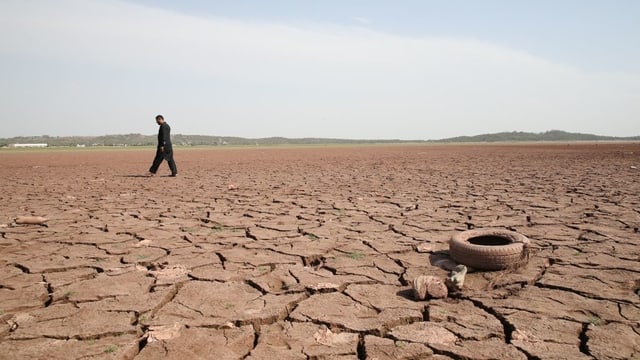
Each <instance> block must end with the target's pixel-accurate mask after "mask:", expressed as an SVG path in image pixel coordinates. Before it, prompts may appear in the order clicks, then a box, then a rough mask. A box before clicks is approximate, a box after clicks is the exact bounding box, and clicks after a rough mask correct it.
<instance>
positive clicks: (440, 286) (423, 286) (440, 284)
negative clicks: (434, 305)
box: [413, 275, 449, 300]
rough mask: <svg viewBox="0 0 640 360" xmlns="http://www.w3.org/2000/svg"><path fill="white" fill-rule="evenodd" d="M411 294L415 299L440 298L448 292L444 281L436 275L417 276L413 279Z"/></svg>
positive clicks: (444, 296)
mask: <svg viewBox="0 0 640 360" xmlns="http://www.w3.org/2000/svg"><path fill="white" fill-rule="evenodd" d="M413 294H414V296H415V298H416V300H425V299H429V298H433V299H442V298H446V297H447V295H448V294H449V291H448V290H447V286H446V285H445V283H444V281H443V280H442V279H441V278H439V277H436V276H426V275H422V276H418V277H417V278H415V279H414V280H413Z"/></svg>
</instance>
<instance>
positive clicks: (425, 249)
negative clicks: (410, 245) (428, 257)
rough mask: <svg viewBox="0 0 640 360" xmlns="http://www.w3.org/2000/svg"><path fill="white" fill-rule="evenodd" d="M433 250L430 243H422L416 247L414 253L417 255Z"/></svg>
mask: <svg viewBox="0 0 640 360" xmlns="http://www.w3.org/2000/svg"><path fill="white" fill-rule="evenodd" d="M432 250H433V246H432V245H431V244H430V243H422V244H420V245H418V246H416V251H417V252H419V253H428V252H431V251H432Z"/></svg>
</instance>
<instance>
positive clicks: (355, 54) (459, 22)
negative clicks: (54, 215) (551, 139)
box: [0, 0, 640, 139]
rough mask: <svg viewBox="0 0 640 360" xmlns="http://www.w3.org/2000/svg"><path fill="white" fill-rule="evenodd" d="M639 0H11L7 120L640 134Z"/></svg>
mask: <svg viewBox="0 0 640 360" xmlns="http://www.w3.org/2000/svg"><path fill="white" fill-rule="evenodd" d="M637 19H640V2H638V1H615V0H612V1H578V0H575V1H529V2H523V1H471V0H469V1H426V0H424V1H418V0H411V1H364V0H357V1H347V0H343V1H337V0H324V1H310V0H309V1H302V0H299V1H293V0H272V1H257V0H256V1H241V0H238V1H205V0H191V1H167V0H160V1H151V0H128V1H112V0H58V1H45V0H42V1H37V0H3V1H0V31H1V32H2V34H3V35H2V36H0V77H1V78H2V79H3V80H2V82H0V121H1V122H2V127H1V128H0V129H1V130H0V137H11V136H19V135H44V134H47V135H52V136H63V135H103V134H120V133H144V134H152V133H154V132H155V126H156V125H155V122H154V120H153V118H154V116H155V114H156V113H162V114H164V115H165V117H166V119H167V121H168V122H169V123H170V124H171V126H172V129H173V132H174V133H183V134H205V135H220V136H242V137H267V136H285V137H331V138H363V139H372V138H385V139H392V138H393V139H395V138H398V139H438V138H444V137H451V136H458V135H476V134H481V133H490V132H498V131H532V132H541V131H546V130H550V129H561V130H566V131H572V132H587V133H595V134H600V135H614V136H632V135H640V119H639V118H640V101H638V100H639V99H640V21H638V20H637Z"/></svg>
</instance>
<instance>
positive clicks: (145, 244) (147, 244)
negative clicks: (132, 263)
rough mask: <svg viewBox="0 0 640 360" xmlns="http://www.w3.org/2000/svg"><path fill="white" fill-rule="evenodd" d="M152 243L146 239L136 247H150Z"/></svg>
mask: <svg viewBox="0 0 640 360" xmlns="http://www.w3.org/2000/svg"><path fill="white" fill-rule="evenodd" d="M151 243H152V241H151V240H149V239H145V240H141V241H139V242H138V243H137V244H136V245H135V246H136V247H140V246H149V245H151Z"/></svg>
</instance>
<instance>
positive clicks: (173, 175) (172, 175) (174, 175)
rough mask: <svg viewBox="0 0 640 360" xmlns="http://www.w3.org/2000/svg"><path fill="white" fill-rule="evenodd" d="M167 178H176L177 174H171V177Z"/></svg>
mask: <svg viewBox="0 0 640 360" xmlns="http://www.w3.org/2000/svg"><path fill="white" fill-rule="evenodd" d="M169 176H170V177H176V176H178V174H177V173H176V174H171V175H169Z"/></svg>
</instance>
